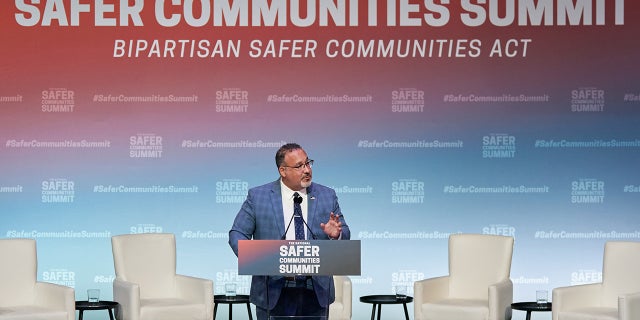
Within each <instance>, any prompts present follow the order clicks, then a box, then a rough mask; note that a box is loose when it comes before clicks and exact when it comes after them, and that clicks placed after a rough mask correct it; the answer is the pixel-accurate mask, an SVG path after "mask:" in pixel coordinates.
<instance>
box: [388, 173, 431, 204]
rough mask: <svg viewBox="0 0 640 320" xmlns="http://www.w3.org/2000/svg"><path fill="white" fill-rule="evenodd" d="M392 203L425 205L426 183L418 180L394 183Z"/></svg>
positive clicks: (392, 184) (402, 180) (392, 185)
mask: <svg viewBox="0 0 640 320" xmlns="http://www.w3.org/2000/svg"><path fill="white" fill-rule="evenodd" d="M391 203H397V204H417V203H424V182H422V181H418V180H416V179H400V180H398V181H394V182H392V183H391Z"/></svg>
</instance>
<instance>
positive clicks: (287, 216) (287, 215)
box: [280, 179, 309, 240]
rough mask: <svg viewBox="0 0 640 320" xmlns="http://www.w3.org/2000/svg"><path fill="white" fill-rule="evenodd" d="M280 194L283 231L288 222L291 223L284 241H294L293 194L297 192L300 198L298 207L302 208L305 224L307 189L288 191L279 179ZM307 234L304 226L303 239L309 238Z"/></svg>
mask: <svg viewBox="0 0 640 320" xmlns="http://www.w3.org/2000/svg"><path fill="white" fill-rule="evenodd" d="M280 192H281V193H282V210H283V213H284V227H285V230H286V228H287V226H288V225H289V221H291V225H289V229H288V230H286V231H287V234H286V237H285V239H287V240H295V239H296V226H295V225H296V222H295V221H294V220H293V219H292V218H293V194H294V193H296V192H297V193H298V194H299V195H300V196H301V197H302V203H301V204H300V207H301V208H302V218H303V219H304V221H305V222H307V221H308V220H307V189H306V188H304V189H302V190H300V191H293V190H291V189H289V187H287V186H286V185H285V184H284V183H283V182H282V179H280ZM307 224H308V222H307ZM308 232H309V230H307V227H306V226H305V227H304V234H305V239H308V238H309V236H308V235H307V234H308Z"/></svg>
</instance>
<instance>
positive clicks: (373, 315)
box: [371, 303, 376, 320]
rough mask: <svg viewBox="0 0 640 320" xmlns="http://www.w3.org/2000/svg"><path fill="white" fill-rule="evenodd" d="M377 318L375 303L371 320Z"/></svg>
mask: <svg viewBox="0 0 640 320" xmlns="http://www.w3.org/2000/svg"><path fill="white" fill-rule="evenodd" d="M375 319H376V304H375V303H374V304H373V307H371V320H375Z"/></svg>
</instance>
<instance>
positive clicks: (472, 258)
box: [413, 234, 513, 320]
mask: <svg viewBox="0 0 640 320" xmlns="http://www.w3.org/2000/svg"><path fill="white" fill-rule="evenodd" d="M512 255H513V238H512V237H504V236H494V235H482V234H454V235H451V236H450V237H449V275H448V276H443V277H438V278H431V279H425V280H420V281H416V282H415V283H414V285H413V291H414V292H413V295H414V301H413V302H414V318H415V320H471V319H473V320H505V319H511V302H512V301H513V283H512V282H511V279H509V276H510V273H511V258H512Z"/></svg>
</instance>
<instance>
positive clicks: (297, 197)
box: [285, 193, 318, 240]
mask: <svg viewBox="0 0 640 320" xmlns="http://www.w3.org/2000/svg"><path fill="white" fill-rule="evenodd" d="M293 202H295V203H297V204H301V203H302V197H301V196H300V195H299V194H297V193H295V194H294V195H293ZM293 215H294V216H296V215H295V213H294V214H293ZM299 217H300V219H301V220H302V223H304V226H305V227H307V230H308V231H309V234H311V237H312V238H313V240H317V239H318V238H317V237H316V235H315V234H314V233H313V231H311V228H309V225H308V224H307V222H306V221H304V218H303V217H302V215H299ZM289 224H291V221H289ZM285 234H286V232H285Z"/></svg>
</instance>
